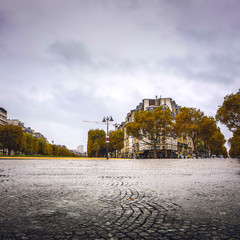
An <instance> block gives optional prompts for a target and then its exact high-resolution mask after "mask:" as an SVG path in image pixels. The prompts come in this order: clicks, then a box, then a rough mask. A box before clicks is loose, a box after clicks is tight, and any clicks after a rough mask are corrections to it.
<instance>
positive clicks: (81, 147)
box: [77, 145, 84, 153]
mask: <svg viewBox="0 0 240 240" xmlns="http://www.w3.org/2000/svg"><path fill="white" fill-rule="evenodd" d="M77 151H78V152H80V153H83V152H84V146H83V145H79V146H78V147H77Z"/></svg>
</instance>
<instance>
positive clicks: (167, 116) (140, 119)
mask: <svg viewBox="0 0 240 240" xmlns="http://www.w3.org/2000/svg"><path fill="white" fill-rule="evenodd" d="M173 121H174V118H173V116H172V115H171V111H170V110H169V109H168V108H167V109H165V110H163V107H162V106H160V107H157V108H155V109H154V111H144V110H141V111H139V112H135V115H134V121H133V122H130V123H128V124H127V134H129V135H131V136H133V137H135V138H137V139H139V140H141V141H142V142H144V143H145V144H147V145H150V146H152V147H153V152H154V158H157V144H158V143H159V142H161V141H162V140H165V138H166V137H167V136H173Z"/></svg>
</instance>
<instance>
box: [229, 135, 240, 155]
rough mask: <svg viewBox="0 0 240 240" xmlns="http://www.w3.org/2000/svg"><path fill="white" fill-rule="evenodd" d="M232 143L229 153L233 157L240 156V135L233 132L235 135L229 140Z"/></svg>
mask: <svg viewBox="0 0 240 240" xmlns="http://www.w3.org/2000/svg"><path fill="white" fill-rule="evenodd" d="M228 142H229V144H230V146H231V147H230V150H229V155H230V157H232V158H236V157H238V158H240V135H238V134H236V132H234V133H233V137H232V138H230V139H229V140H228Z"/></svg>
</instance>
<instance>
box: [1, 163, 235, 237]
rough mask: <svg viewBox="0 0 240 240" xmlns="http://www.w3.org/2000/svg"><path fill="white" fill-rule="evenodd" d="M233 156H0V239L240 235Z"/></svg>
mask: <svg viewBox="0 0 240 240" xmlns="http://www.w3.org/2000/svg"><path fill="white" fill-rule="evenodd" d="M239 173H240V163H239V162H238V160H233V159H183V160H178V159H165V160H108V161H107V160H89V161H88V160H81V161H79V160H3V159H1V160H0V190H1V195H0V202H1V206H0V216H1V217H0V239H228V240H237V239H240V191H239V190H240V174H239Z"/></svg>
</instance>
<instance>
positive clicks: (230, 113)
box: [216, 89, 240, 136]
mask: <svg viewBox="0 0 240 240" xmlns="http://www.w3.org/2000/svg"><path fill="white" fill-rule="evenodd" d="M216 119H217V121H219V122H221V123H222V124H224V125H226V126H227V127H228V129H229V130H230V131H231V132H236V134H237V135H239V136H240V89H239V90H238V92H237V93H236V94H230V95H227V96H226V97H225V98H224V102H223V104H222V106H219V108H218V110H217V114H216Z"/></svg>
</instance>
